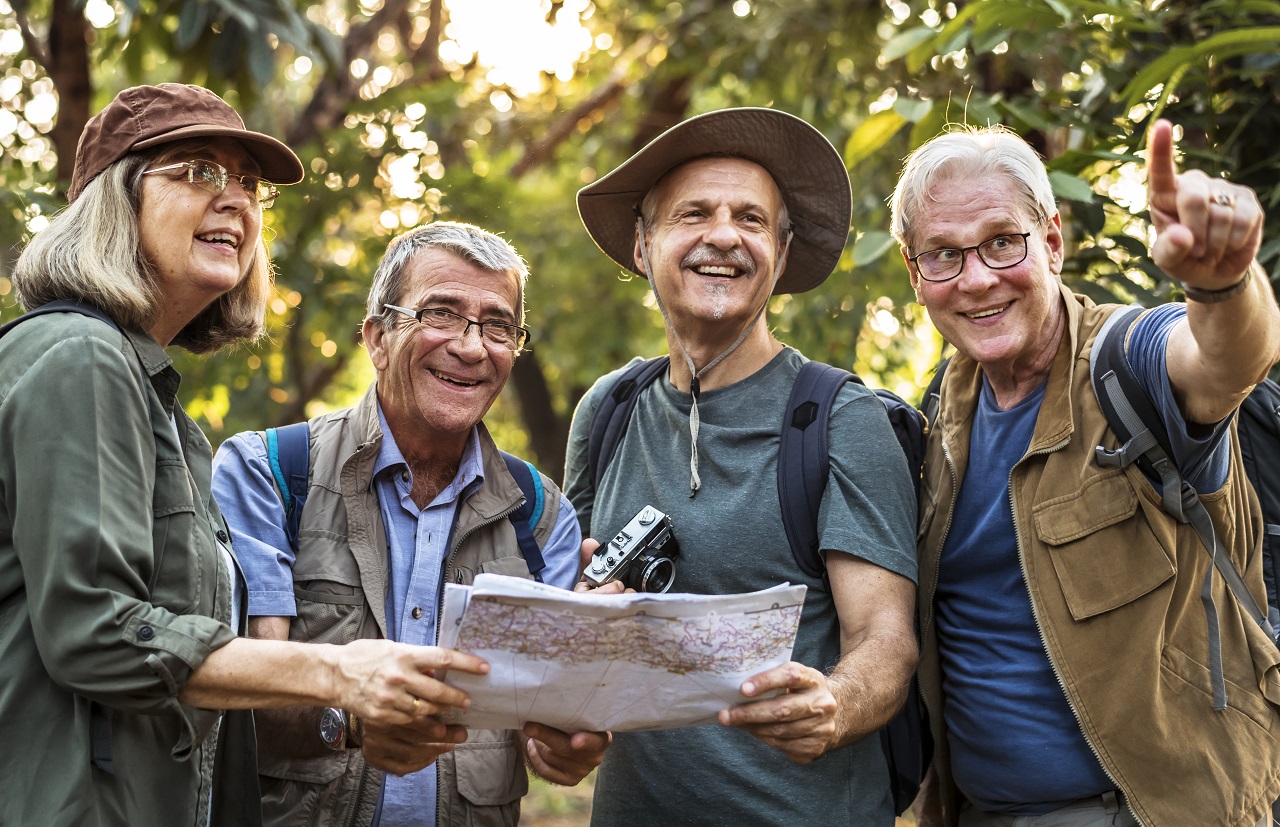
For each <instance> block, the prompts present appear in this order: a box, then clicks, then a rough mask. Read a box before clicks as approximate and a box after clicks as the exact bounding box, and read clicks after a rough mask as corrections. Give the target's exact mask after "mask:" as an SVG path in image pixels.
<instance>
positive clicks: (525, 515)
mask: <svg viewBox="0 0 1280 827" xmlns="http://www.w3.org/2000/svg"><path fill="white" fill-rule="evenodd" d="M499 453H501V454H502V461H503V462H505V463H506V464H507V470H508V471H510V472H511V476H512V477H513V478H514V479H515V481H516V484H517V485H519V486H520V491H521V492H523V493H524V502H523V503H521V504H520V507H519V508H517V509H516V510H515V511H513V512H511V514H510V515H508V516H509V518H510V520H511V526H512V527H513V528H514V529H515V530H516V542H517V543H519V545H520V555H521V556H522V557H524V562H525V565H527V566H528V567H529V573H530V574H532V575H533V579H534V580H537V581H538V582H539V583H541V582H542V570H543V569H545V568H546V567H547V562H546V560H544V559H543V558H542V549H540V548H538V541H537V539H535V538H534V536H533V530H534V528H535V527H536V526H537V525H538V521H539V520H541V519H542V509H543V505H544V504H545V500H546V497H545V492H544V491H543V488H542V475H541V474H539V473H538V469H537V468H534V467H533V466H532V465H530V464H529V463H527V462H525V461H524V460H522V459H520V458H519V457H517V456H514V455H512V454H508V453H507V452H506V451H500V452H499Z"/></svg>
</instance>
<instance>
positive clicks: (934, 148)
mask: <svg viewBox="0 0 1280 827" xmlns="http://www.w3.org/2000/svg"><path fill="white" fill-rule="evenodd" d="M999 176H1004V177H1005V178H1007V179H1009V180H1011V181H1013V182H1014V184H1016V185H1017V189H1018V195H1019V200H1020V201H1021V202H1022V203H1021V206H1022V207H1024V208H1025V209H1026V211H1027V213H1028V215H1030V216H1031V217H1032V218H1033V219H1035V220H1037V221H1039V222H1040V223H1042V224H1043V223H1046V222H1048V220H1049V218H1050V216H1052V215H1053V214H1054V213H1056V212H1057V211H1058V205H1057V202H1056V201H1055V200H1054V197H1053V186H1052V185H1051V184H1050V183H1049V175H1048V173H1047V172H1046V171H1045V167H1044V161H1043V160H1041V158H1040V156H1039V155H1037V154H1036V151H1035V150H1034V149H1032V148H1031V146H1030V145H1029V144H1028V143H1027V142H1026V141H1024V140H1023V139H1022V138H1021V137H1020V136H1019V135H1018V134H1017V133H1015V132H1013V131H1012V130H1011V129H1009V128H1008V127H1005V126H988V127H981V128H979V127H972V126H959V125H957V126H954V127H952V128H951V130H950V131H948V132H946V133H944V134H942V135H939V136H937V137H936V138H933V139H932V140H930V141H928V142H927V143H925V144H924V145H923V146H921V147H919V148H918V149H916V150H915V151H914V152H912V153H911V154H910V155H909V156H907V160H906V163H905V164H903V167H902V177H901V178H899V179H898V186H897V187H895V188H894V191H893V197H892V198H891V199H890V211H891V213H892V222H893V223H892V232H893V236H894V238H896V239H897V240H898V243H899V244H901V245H902V246H903V247H907V248H910V246H911V230H912V228H911V218H910V217H911V216H913V215H915V214H916V213H918V212H919V211H920V210H921V209H923V207H924V204H925V201H926V200H929V199H931V197H932V196H931V195H930V190H931V189H932V188H933V185H934V184H936V183H938V182H939V181H954V180H958V179H975V178H976V179H988V180H993V181H994V180H995V179H996V178H997V177H999Z"/></svg>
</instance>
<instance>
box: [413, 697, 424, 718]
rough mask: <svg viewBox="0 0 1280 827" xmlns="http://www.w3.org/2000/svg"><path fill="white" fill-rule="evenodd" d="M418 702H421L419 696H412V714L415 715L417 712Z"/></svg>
mask: <svg viewBox="0 0 1280 827" xmlns="http://www.w3.org/2000/svg"><path fill="white" fill-rule="evenodd" d="M420 703H422V699H421V698H414V699H413V714H414V715H417V714H418V704H420Z"/></svg>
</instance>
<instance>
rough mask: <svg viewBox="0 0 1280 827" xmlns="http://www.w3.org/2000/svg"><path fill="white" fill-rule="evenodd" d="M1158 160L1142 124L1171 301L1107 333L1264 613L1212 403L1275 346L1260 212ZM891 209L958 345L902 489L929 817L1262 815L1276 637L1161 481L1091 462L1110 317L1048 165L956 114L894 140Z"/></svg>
mask: <svg viewBox="0 0 1280 827" xmlns="http://www.w3.org/2000/svg"><path fill="white" fill-rule="evenodd" d="M1173 150H1174V147H1173V139H1172V127H1171V126H1170V124H1169V123H1168V122H1165V121H1157V122H1156V123H1155V125H1154V126H1153V127H1152V129H1151V133H1150V137H1149V144H1148V148H1147V174H1148V181H1147V186H1148V190H1147V192H1148V200H1149V203H1150V208H1151V217H1152V222H1153V224H1154V227H1155V242H1154V244H1153V245H1152V255H1153V258H1154V259H1155V261H1156V263H1157V264H1159V265H1160V266H1161V267H1162V268H1163V269H1164V270H1165V272H1167V273H1168V274H1169V276H1170V277H1171V278H1173V279H1175V280H1177V281H1179V282H1181V283H1182V286H1183V290H1184V292H1185V295H1186V303H1185V304H1182V303H1177V304H1166V305H1162V306H1160V307H1156V308H1154V309H1152V310H1150V311H1147V312H1145V313H1144V314H1142V315H1141V316H1140V317H1138V320H1137V321H1136V323H1134V325H1133V327H1132V328H1131V329H1130V332H1129V335H1128V337H1127V339H1122V340H1121V341H1122V346H1123V347H1124V348H1125V351H1126V353H1127V359H1128V361H1129V363H1130V364H1131V366H1132V368H1133V370H1134V372H1135V373H1136V374H1137V377H1138V382H1139V383H1140V384H1141V385H1142V386H1143V389H1144V390H1145V391H1146V394H1147V396H1149V397H1150V398H1151V400H1152V402H1153V404H1154V406H1155V408H1156V409H1157V410H1158V411H1159V414H1160V416H1161V417H1162V419H1163V421H1164V424H1165V429H1166V430H1167V431H1168V436H1169V442H1170V445H1171V447H1172V453H1173V457H1172V459H1173V461H1174V462H1175V463H1176V465H1177V467H1178V468H1179V469H1182V472H1183V474H1184V476H1185V477H1186V479H1187V481H1188V482H1190V483H1191V484H1192V485H1193V486H1194V487H1195V489H1196V490H1197V491H1200V492H1206V494H1205V496H1204V497H1203V502H1204V505H1205V507H1206V509H1207V510H1208V513H1209V515H1211V517H1212V520H1213V523H1214V525H1215V527H1216V530H1217V534H1218V536H1219V537H1220V538H1222V547H1221V548H1217V549H1216V553H1217V554H1218V555H1229V556H1230V558H1231V560H1233V561H1234V563H1235V565H1236V566H1237V567H1238V568H1239V569H1240V571H1242V572H1244V576H1245V577H1244V579H1245V581H1246V583H1247V585H1248V590H1249V591H1250V592H1252V594H1253V596H1254V598H1255V599H1256V600H1260V601H1263V604H1264V605H1265V592H1264V591H1263V584H1262V570H1261V562H1260V554H1259V548H1260V546H1259V544H1260V537H1261V529H1262V526H1261V514H1260V512H1259V510H1258V505H1257V502H1256V499H1254V497H1253V495H1252V493H1251V491H1250V489H1249V486H1248V483H1247V481H1246V479H1245V477H1244V471H1243V467H1242V465H1241V458H1240V449H1239V447H1238V445H1237V442H1236V439H1235V435H1234V426H1233V422H1234V417H1233V416H1232V414H1233V413H1234V412H1235V409H1236V406H1237V405H1238V404H1239V403H1240V401H1241V400H1242V399H1243V398H1244V397H1245V396H1246V395H1247V394H1248V392H1249V390H1250V389H1251V388H1252V387H1253V385H1254V384H1255V383H1257V382H1259V381H1260V380H1261V379H1263V378H1264V377H1265V376H1266V375H1267V371H1268V369H1269V368H1270V367H1271V366H1272V365H1273V364H1275V362H1276V361H1277V358H1280V312H1277V308H1276V302H1275V297H1274V295H1273V293H1272V289H1271V284H1270V282H1269V281H1268V279H1267V277H1266V275H1265V274H1264V273H1263V272H1262V270H1261V268H1260V267H1259V266H1258V265H1257V264H1256V262H1255V261H1254V256H1255V255H1256V253H1257V251H1258V249H1259V243H1260V240H1261V232H1262V225H1263V213H1262V209H1261V207H1260V205H1259V203H1258V200H1257V198H1256V197H1255V196H1254V193H1253V192H1252V191H1251V190H1249V189H1247V188H1244V187H1241V186H1236V185H1233V184H1231V183H1228V182H1227V181H1224V180H1221V179H1214V178H1209V177H1208V176H1206V175H1204V174H1203V173H1201V172H1198V171H1192V172H1186V173H1182V174H1177V172H1176V169H1175V166H1174V161H1173ZM892 209H893V231H894V234H895V236H896V237H897V239H898V241H899V243H900V244H901V245H902V255H903V258H904V259H906V262H907V266H908V269H909V271H910V276H911V284H912V286H913V287H914V288H915V291H916V297H917V299H918V301H919V302H920V303H921V304H922V305H924V306H925V308H926V309H927V310H928V311H929V315H930V317H931V318H932V320H933V322H934V324H935V325H936V326H937V328H938V330H939V331H940V332H941V333H942V335H943V337H944V338H945V339H946V340H947V341H948V342H950V343H951V344H952V345H954V346H955V348H956V351H957V353H956V356H955V357H954V358H953V359H952V360H951V363H950V365H949V366H948V367H947V370H946V374H945V378H944V380H943V383H942V389H941V404H940V409H939V413H938V415H937V419H936V422H935V424H934V427H933V429H932V431H931V433H930V437H929V445H928V450H927V454H926V462H925V474H924V480H923V484H922V488H921V494H920V499H921V515H922V516H921V530H920V544H919V559H920V583H921V585H922V588H921V590H920V596H919V604H920V623H921V632H922V634H923V638H924V650H923V653H922V655H921V663H920V683H921V690H922V693H923V694H924V697H925V700H926V703H927V706H928V708H929V712H930V718H931V725H932V728H933V735H934V742H935V753H934V763H933V779H934V781H936V782H937V783H936V784H934V785H933V786H931V787H930V788H929V790H928V792H930V793H933V794H932V795H927V796H926V797H925V799H924V800H923V804H924V808H923V809H924V811H923V812H922V813H921V814H920V815H921V821H922V823H926V824H946V825H956V824H959V825H964V826H965V827H986V826H987V825H1013V824H1018V825H1027V827H1037V826H1040V827H1047V826H1048V825H1053V826H1054V827H1075V826H1076V825H1081V826H1083V825H1101V824H1107V825H1113V824H1114V825H1135V824H1138V823H1141V824H1144V825H1148V827H1156V826H1158V825H1188V824H1196V825H1253V824H1254V823H1258V822H1259V819H1262V822H1261V823H1267V819H1268V818H1269V808H1270V803H1271V802H1272V801H1274V800H1275V799H1276V798H1277V795H1280V775H1278V774H1277V771H1278V769H1280V740H1278V739H1280V715H1278V714H1277V709H1276V706H1275V703H1276V702H1277V701H1280V673H1278V672H1277V664H1280V654H1278V653H1277V650H1276V647H1275V646H1274V645H1273V643H1272V641H1271V640H1269V639H1268V637H1267V634H1266V633H1265V632H1264V631H1263V629H1262V628H1261V627H1260V625H1259V624H1258V623H1255V622H1254V621H1253V620H1251V619H1250V617H1249V615H1248V614H1246V611H1245V610H1244V609H1243V608H1242V604H1241V603H1240V602H1238V601H1237V599H1236V598H1235V597H1234V596H1233V593H1232V592H1231V591H1230V590H1229V589H1228V587H1227V585H1225V583H1224V581H1225V579H1226V578H1225V577H1224V576H1217V577H1209V576H1208V575H1209V574H1210V572H1211V570H1212V567H1213V566H1214V562H1213V561H1212V559H1211V555H1210V553H1209V552H1208V550H1207V549H1206V547H1205V546H1204V545H1203V544H1202V543H1201V541H1200V539H1199V537H1198V536H1197V532H1196V530H1195V529H1194V528H1193V527H1192V526H1190V525H1187V524H1185V523H1179V522H1178V521H1176V520H1175V519H1174V518H1173V517H1172V516H1170V515H1169V514H1168V513H1166V512H1165V511H1163V510H1162V508H1161V493H1160V490H1159V487H1158V486H1157V485H1156V484H1155V483H1154V482H1153V481H1152V480H1149V479H1148V478H1147V477H1146V476H1145V475H1144V474H1143V473H1142V472H1141V471H1140V470H1139V468H1138V466H1137V465H1131V466H1129V467H1127V468H1120V467H1115V466H1114V465H1113V466H1104V465H1103V464H1102V463H1100V462H1099V461H1098V459H1097V455H1096V454H1095V448H1097V447H1098V446H1104V447H1105V448H1107V449H1114V448H1115V447H1116V445H1117V443H1118V440H1117V438H1116V436H1115V435H1114V434H1113V433H1112V432H1111V430H1110V429H1109V427H1108V425H1107V421H1108V420H1107V419H1106V418H1105V416H1104V413H1103V411H1102V408H1101V406H1100V404H1099V402H1098V398H1097V396H1096V395H1095V393H1094V390H1093V386H1092V384H1091V380H1090V357H1091V356H1094V355H1095V350H1097V351H1100V350H1101V348H1100V347H1096V345H1097V343H1098V342H1099V341H1100V339H1101V338H1102V337H1103V336H1104V335H1106V333H1107V332H1109V331H1108V329H1107V324H1108V322H1109V320H1110V321H1111V322H1112V323H1114V321H1115V320H1117V319H1119V318H1121V317H1120V316H1119V315H1118V314H1116V311H1117V310H1121V309H1122V308H1121V307H1119V306H1117V305H1095V304H1094V303H1093V302H1092V301H1090V300H1089V299H1087V298H1085V297H1084V296H1080V295H1074V294H1072V293H1071V292H1070V291H1069V290H1067V289H1066V288H1065V287H1064V286H1063V285H1062V283H1061V281H1060V279H1059V275H1060V273H1061V270H1062V265H1063V257H1064V254H1065V243H1064V240H1063V235H1062V230H1061V219H1060V217H1059V214H1058V210H1057V207H1056V205H1055V202H1054V197H1053V191H1052V189H1051V187H1050V183H1049V178H1048V176H1047V174H1046V172H1045V167H1044V164H1043V163H1042V162H1041V160H1040V159H1039V158H1038V157H1037V155H1036V154H1035V152H1034V151H1033V150H1032V149H1031V148H1030V147H1029V146H1028V145H1027V144H1026V143H1025V142H1024V141H1023V140H1022V139H1021V138H1019V137H1018V136H1016V135H1014V134H1012V133H1011V132H1009V131H1007V130H1004V129H1001V128H990V129H981V130H959V131H955V132H950V133H948V134H945V135H942V136H939V137H937V138H935V139H933V140H932V141H930V142H929V143H927V144H925V145H924V146H922V147H921V148H920V149H918V150H916V152H914V153H913V154H912V155H911V156H910V158H908V160H907V163H906V166H905V168H904V171H903V174H902V178H901V180H900V181H899V183H898V186H897V189H896V191H895V192H894V196H893V203H892ZM1207 492H1212V493H1207ZM1206 583H1207V584H1208V585H1206ZM1202 589H1204V590H1205V592H1206V593H1204V594H1202ZM1209 598H1212V602H1210V600H1209ZM1215 618H1216V620H1215ZM1219 691H1221V692H1222V693H1223V694H1222V695H1219V694H1218V692H1219Z"/></svg>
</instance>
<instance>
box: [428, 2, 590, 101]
mask: <svg viewBox="0 0 1280 827" xmlns="http://www.w3.org/2000/svg"><path fill="white" fill-rule="evenodd" d="M445 5H446V6H448V9H449V23H448V25H447V26H446V27H445V30H444V33H445V37H446V40H445V41H444V42H442V43H441V44H440V57H441V59H442V60H444V61H445V63H446V64H450V65H454V66H461V65H465V64H467V63H469V62H471V60H472V59H473V58H474V59H475V60H476V61H477V62H478V63H480V65H482V66H484V67H486V68H487V69H488V72H487V75H486V79H487V80H488V81H489V83H490V84H492V85H493V86H495V87H505V88H506V89H509V90H510V92H511V93H512V94H514V95H515V96H516V97H523V96H525V95H531V94H533V93H535V92H538V91H541V90H542V89H543V85H544V83H545V75H547V74H550V75H554V76H555V77H557V78H559V79H560V80H564V81H567V80H570V79H571V78H572V77H573V71H574V66H575V65H576V64H577V62H578V60H579V59H581V57H582V55H583V53H584V52H586V51H587V50H588V49H590V48H591V46H592V40H591V32H590V31H589V30H588V29H587V28H586V27H585V26H583V25H582V19H583V16H584V15H587V14H589V12H590V11H592V10H593V9H592V8H591V3H590V0H565V2H563V3H561V4H560V8H559V9H557V10H556V13H555V15H554V16H552V17H551V19H550V20H548V19H547V18H548V16H549V15H550V12H551V2H550V0H449V1H448V2H446V4H445ZM495 105H498V104H497V102H495Z"/></svg>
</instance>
